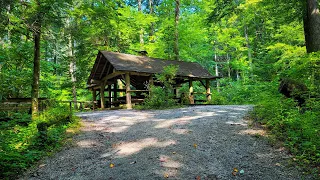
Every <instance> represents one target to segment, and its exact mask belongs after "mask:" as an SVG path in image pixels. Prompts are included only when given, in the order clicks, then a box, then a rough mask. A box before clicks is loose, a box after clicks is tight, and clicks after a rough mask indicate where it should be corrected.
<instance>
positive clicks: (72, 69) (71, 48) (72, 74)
mask: <svg viewBox="0 0 320 180" xmlns="http://www.w3.org/2000/svg"><path fill="white" fill-rule="evenodd" d="M73 43H74V42H73V39H72V35H71V33H70V35H69V58H70V64H69V72H70V77H71V82H72V96H73V103H74V108H75V109H78V106H77V87H76V81H77V79H76V75H75V69H76V61H75V57H74V44H73Z"/></svg>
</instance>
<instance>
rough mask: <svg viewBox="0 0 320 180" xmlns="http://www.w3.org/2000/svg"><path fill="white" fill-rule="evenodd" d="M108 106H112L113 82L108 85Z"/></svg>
mask: <svg viewBox="0 0 320 180" xmlns="http://www.w3.org/2000/svg"><path fill="white" fill-rule="evenodd" d="M108 94H109V97H108V107H109V108H111V102H112V91H111V84H110V85H108Z"/></svg>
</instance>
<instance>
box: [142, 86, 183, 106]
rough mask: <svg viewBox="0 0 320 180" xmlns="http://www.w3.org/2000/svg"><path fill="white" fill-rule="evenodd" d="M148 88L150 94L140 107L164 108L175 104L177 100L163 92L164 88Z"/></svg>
mask: <svg viewBox="0 0 320 180" xmlns="http://www.w3.org/2000/svg"><path fill="white" fill-rule="evenodd" d="M150 88H151V89H150V90H151V91H150V95H148V97H147V98H146V100H145V102H144V103H143V106H142V107H141V108H142V109H165V108H170V107H174V106H176V105H177V102H176V101H175V100H174V99H173V97H172V96H170V95H168V94H167V93H166V92H165V91H166V90H165V89H164V88H162V87H156V86H152V87H150Z"/></svg>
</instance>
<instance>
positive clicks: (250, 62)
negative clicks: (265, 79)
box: [244, 25, 252, 71]
mask: <svg viewBox="0 0 320 180" xmlns="http://www.w3.org/2000/svg"><path fill="white" fill-rule="evenodd" d="M244 36H245V38H246V43H247V48H248V61H249V66H250V70H251V71H252V57H251V49H250V41H249V36H248V26H247V25H246V26H245V27H244Z"/></svg>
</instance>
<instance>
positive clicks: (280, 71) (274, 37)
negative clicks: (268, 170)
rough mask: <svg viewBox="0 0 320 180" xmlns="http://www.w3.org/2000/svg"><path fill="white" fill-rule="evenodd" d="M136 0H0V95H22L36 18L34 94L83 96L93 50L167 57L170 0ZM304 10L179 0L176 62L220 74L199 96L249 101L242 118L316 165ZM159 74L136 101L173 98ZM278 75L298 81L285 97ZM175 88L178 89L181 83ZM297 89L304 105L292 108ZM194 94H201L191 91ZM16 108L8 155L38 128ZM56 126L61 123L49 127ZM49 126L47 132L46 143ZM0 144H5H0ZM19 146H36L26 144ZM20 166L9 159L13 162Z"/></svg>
mask: <svg viewBox="0 0 320 180" xmlns="http://www.w3.org/2000/svg"><path fill="white" fill-rule="evenodd" d="M38 2H41V6H40V8H39V7H38V5H37V3H38ZM141 2H142V8H141V11H139V9H138V2H137V1H135V0H124V1H121V0H108V1H106V0H87V1H81V0H67V1H61V0H59V1H53V0H28V1H27V0H12V1H1V2H0V22H1V23H0V47H1V48H0V81H1V86H0V101H1V100H2V99H6V98H10V97H30V92H31V84H32V72H33V52H34V39H33V37H32V32H33V24H34V22H35V19H37V18H40V19H41V20H42V28H41V32H42V33H41V44H40V45H41V74H40V75H41V76H40V97H47V98H51V99H56V100H71V99H72V98H74V97H75V96H76V98H77V99H78V100H91V94H90V92H88V91H87V90H85V89H84V88H85V85H86V80H87V78H88V76H89V73H90V69H91V68H92V65H93V63H94V61H95V56H96V54H97V51H98V50H109V51H117V52H123V53H130V54H136V52H137V51H139V50H146V51H147V52H148V55H149V56H151V57H155V58H163V59H168V60H172V59H174V57H175V54H174V44H175V42H174V41H175V39H174V36H175V0H161V1H160V0H152V1H151V0H143V1H141ZM151 2H152V3H151ZM316 2H317V1H316ZM37 12H40V16H37ZM305 12H306V6H305V1H298V0H292V1H289V0H278V1H271V0H206V1H204V0H200V1H195V0H181V3H180V19H179V24H178V32H179V41H178V42H179V43H178V45H179V58H180V59H181V60H184V61H191V62H199V63H200V64H201V65H203V66H204V67H206V68H207V69H208V70H209V71H210V72H211V73H212V74H216V75H218V76H221V77H222V78H221V79H220V80H218V81H215V82H212V83H211V86H212V87H217V88H216V89H214V90H212V93H213V94H212V100H211V101H210V102H207V103H210V104H253V105H257V106H256V108H255V110H254V112H253V113H252V117H253V118H254V119H255V120H256V121H259V122H261V123H264V124H266V125H267V126H268V128H269V129H270V130H271V133H272V134H274V135H276V136H275V137H277V138H279V140H281V141H283V142H285V145H286V146H287V147H288V149H289V150H290V151H291V152H292V153H293V154H295V155H296V156H297V157H298V158H299V159H300V160H302V161H303V162H304V163H306V164H311V165H312V166H313V167H314V166H319V164H320V163H319V149H320V146H319V142H317V140H316V137H319V136H320V134H319V133H320V130H319V129H320V126H319V118H317V117H319V111H320V109H319V106H320V105H319V104H320V102H319V101H320V52H313V53H307V51H306V40H305V33H304V24H303V19H304V14H305ZM315 25H317V24H315ZM318 29H319V28H318ZM140 37H142V40H143V41H141V38H140ZM173 72H174V71H173ZM173 74H174V73H173ZM72 75H74V76H75V77H72ZM164 77H165V76H161V75H160V76H159V77H158V80H159V81H162V85H163V86H164V87H165V88H161V87H151V90H152V92H151V95H150V96H149V97H148V99H147V101H146V102H145V104H144V105H145V106H146V107H149V108H160V107H163V106H168V105H171V104H174V103H173V102H174V101H171V97H170V96H171V94H172V93H171V91H172V88H170V86H171V83H170V82H169V81H170V78H171V77H170V78H164ZM283 80H290V81H289V82H298V83H299V86H302V87H305V88H304V90H303V91H301V90H299V89H298V88H295V87H297V86H298V85H290V87H293V88H291V89H290V90H291V91H292V94H291V97H285V96H284V95H282V94H281V93H279V87H280V85H281V82H282V81H283ZM194 84H195V87H194V90H195V92H204V91H205V90H204V88H203V87H202V85H201V84H200V83H198V82H197V83H196V82H194ZM74 89H75V90H76V91H75V92H76V94H75V93H73V90H74ZM180 92H188V87H187V85H183V86H182V87H181V88H180ZM180 94H181V93H180ZM185 94H187V93H185ZM168 97H169V98H168ZM297 97H299V98H300V99H301V98H302V99H304V101H305V103H302V105H301V104H299V105H301V106H298V103H297V101H298V100H297V99H298V98H297ZM187 98H188V97H186V98H184V99H187ZM195 98H196V99H200V98H202V99H204V98H205V96H204V95H200V94H196V95H195ZM166 99H168V100H166ZM52 111H53V112H51V113H49V114H48V115H46V116H47V118H45V119H50V121H52V120H53V119H54V118H52V117H49V116H52V115H53V116H55V115H56V114H59V113H60V112H59V111H57V112H56V111H55V110H52ZM0 114H1V115H2V112H0ZM16 116H21V117H14V118H13V119H15V120H13V121H9V122H7V123H4V122H1V123H2V124H1V126H2V127H6V126H8V129H2V130H1V136H2V135H3V136H4V137H5V138H6V139H4V140H3V139H1V143H2V144H3V142H10V143H8V144H10V145H8V146H6V148H9V149H10V148H11V149H15V148H16V147H17V148H18V150H13V153H14V155H17V154H16V153H15V152H17V151H21V152H23V153H22V154H28V152H29V151H27V149H28V148H29V147H30V148H31V149H32V148H33V147H34V146H32V145H29V144H32V143H33V144H34V143H35V142H37V141H35V140H31V139H32V138H33V137H35V136H36V134H37V133H38V132H37V131H36V129H35V128H36V124H37V123H38V121H35V122H30V120H29V117H28V116H24V115H21V114H20V115H19V114H17V115H16ZM16 121H17V122H16ZM58 122H59V121H58ZM19 124H20V125H19ZM21 124H24V125H21ZM58 124H59V123H58ZM15 126H17V127H16V128H18V129H19V133H17V132H18V131H16V130H15V129H14V127H15ZM60 126H61V127H64V125H57V127H60ZM58 129H59V128H58ZM24 132H25V133H24ZM58 132H59V130H52V136H51V135H50V136H49V137H50V138H51V139H52V141H55V137H54V135H53V134H54V133H58ZM28 133H29V134H28ZM7 134H10V135H7ZM30 134H32V135H30ZM11 135H12V136H11ZM29 135H30V136H29ZM17 136H19V138H18V137H17ZM10 137H12V138H10ZM17 138H18V139H20V140H23V141H22V142H25V143H24V144H23V147H24V148H26V150H24V149H23V148H22V149H19V148H20V146H19V145H17V144H19V143H18V141H17ZM30 138H31V139H30ZM20 140H19V141H20ZM50 141H51V140H50ZM26 144H28V145H27V146H24V145H26ZM9 146H10V147H9ZM3 152H7V151H0V153H3ZM29 153H37V151H35V150H33V149H32V151H31V150H30V152H29ZM14 155H12V156H8V155H7V154H6V155H3V154H2V155H1V157H3V158H6V157H8V158H10V157H11V158H13V160H12V162H14V160H15V156H14ZM26 157H27V158H28V157H29V158H31V157H39V156H26ZM16 158H18V156H17V157H16ZM35 159H37V158H35ZM35 159H32V161H33V160H35ZM9 160H10V159H9ZM9 160H8V162H11V161H9ZM26 162H27V160H26ZM25 164H26V163H24V162H23V163H22V164H21V165H20V164H14V163H12V166H13V165H16V166H17V168H20V167H23V166H25ZM7 168H8V167H7ZM10 168H13V169H15V168H14V167H10ZM13 171H14V170H13ZM13 171H12V172H13Z"/></svg>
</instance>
